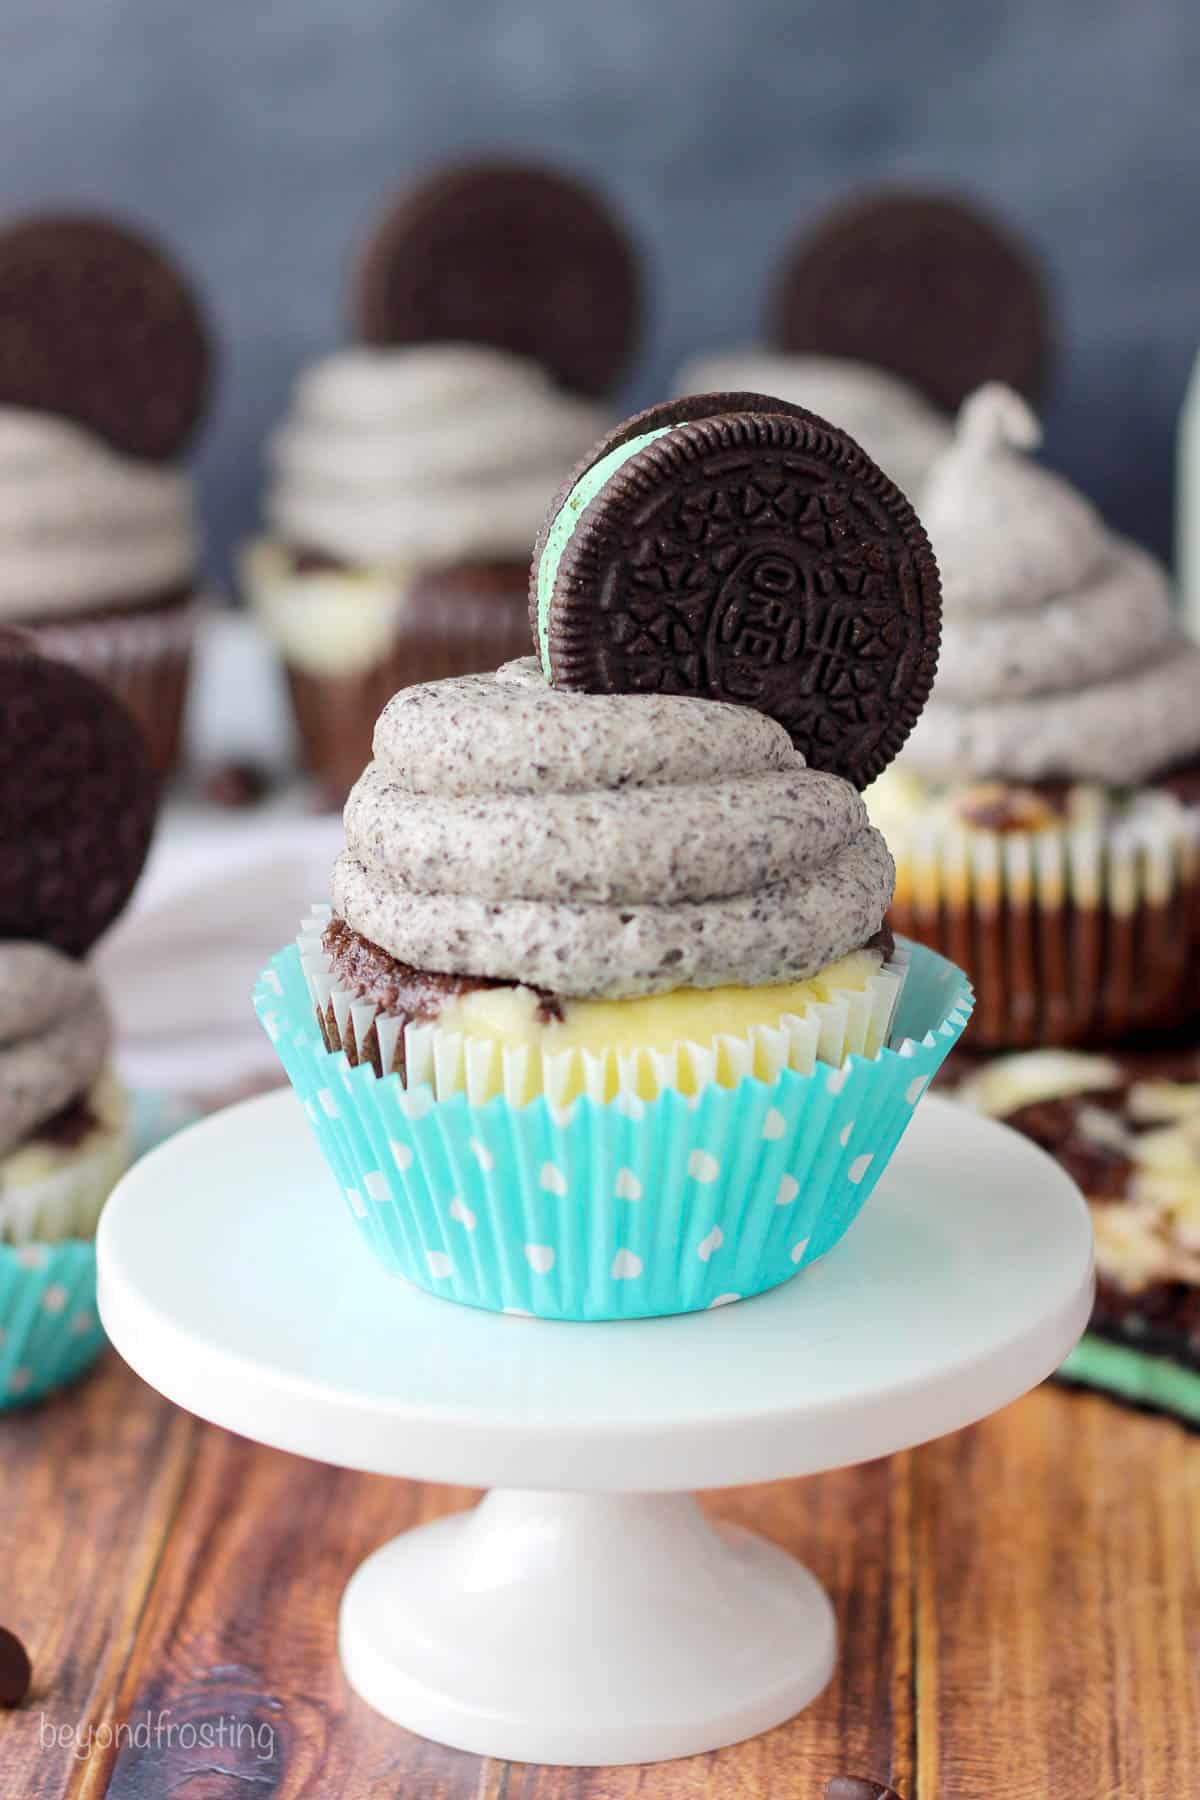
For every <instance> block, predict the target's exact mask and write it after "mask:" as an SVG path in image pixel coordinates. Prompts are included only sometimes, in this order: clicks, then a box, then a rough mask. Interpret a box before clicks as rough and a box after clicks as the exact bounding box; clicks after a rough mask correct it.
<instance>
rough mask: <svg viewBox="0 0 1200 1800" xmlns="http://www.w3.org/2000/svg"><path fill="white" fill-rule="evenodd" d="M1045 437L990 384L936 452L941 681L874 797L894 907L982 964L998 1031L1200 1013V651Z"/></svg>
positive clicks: (930, 495) (975, 965)
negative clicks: (1042, 458) (1054, 460)
mask: <svg viewBox="0 0 1200 1800" xmlns="http://www.w3.org/2000/svg"><path fill="white" fill-rule="evenodd" d="M1037 436H1038V432H1037V425H1036V421H1035V420H1034V418H1033V415H1032V414H1031V413H1030V412H1029V410H1028V408H1027V407H1026V405H1025V403H1024V402H1023V401H1021V400H1020V399H1018V397H1017V396H1016V395H1015V394H1014V393H1012V392H1010V391H1009V390H1007V389H1004V388H1001V387H999V386H995V385H993V386H989V387H986V388H982V389H980V391H979V393H978V394H976V395H975V396H973V398H972V399H971V400H970V401H969V402H968V403H967V404H966V406H965V407H964V408H963V411H962V414H961V417H960V421H959V425H958V431H957V435H956V439H955V443H954V445H953V447H952V448H951V449H950V450H949V451H948V452H947V454H946V456H945V457H944V458H943V459H942V460H941V462H940V463H938V464H937V465H936V466H935V468H934V470H933V473H932V475H931V477H930V480H929V483H928V484H927V487H926V490H925V500H924V509H923V512H924V518H925V521H926V524H927V526H928V528H929V532H930V536H931V538H932V540H933V544H934V548H935V550H936V552H937V556H938V562H939V566H940V568H941V571H942V586H943V598H944V618H943V631H942V653H941V662H940V665H939V671H938V678H937V684H936V687H935V690H934V694H933V698H932V699H931V701H930V703H929V705H928V706H927V707H926V708H925V711H924V713H923V714H922V716H921V718H920V720H919V721H918V723H917V725H916V727H915V728H914V731H913V734H912V736H911V738H910V739H909V741H908V743H907V744H906V745H905V747H904V750H903V752H902V754H901V756H900V758H899V759H898V761H897V763H896V764H895V765H894V767H893V768H892V769H891V770H889V771H888V773H887V775H886V776H885V777H884V778H883V780H881V781H880V782H879V783H878V784H877V786H876V787H875V788H874V789H873V790H872V793H871V795H870V798H869V803H870V806H871V811H872V817H873V818H874V819H875V820H876V821H877V823H879V824H880V826H881V827H882V828H883V829H884V830H885V831H886V832H887V834H888V840H889V842H890V844H891V845H892V849H893V852H894V854H895V857H896V866H897V877H896V895H895V899H894V901H893V905H892V914H891V917H892V921H893V924H894V925H895V927H896V929H897V930H898V931H903V932H907V933H911V935H912V936H914V937H916V938H918V939H920V940H921V941H922V942H923V943H928V944H931V945H932V946H933V947H934V948H936V949H940V950H942V951H943V952H944V953H945V954H946V955H949V956H954V957H961V958H962V959H963V961H964V962H965V963H966V964H967V965H968V966H969V967H970V969H971V971H972V974H973V977H974V979H975V982H976V986H977V991H978V1006H977V1009H976V1014H975V1025H974V1041H975V1043H976V1044H977V1045H987V1046H990V1047H995V1048H1018V1047H1021V1046H1031V1045H1037V1044H1048V1045H1073V1044H1106V1043H1112V1042H1115V1041H1116V1040H1118V1039H1119V1038H1121V1037H1122V1036H1123V1035H1124V1034H1126V1033H1128V1032H1130V1031H1133V1030H1135V1029H1137V1028H1141V1027H1147V1026H1158V1025H1163V1024H1170V1023H1172V1022H1175V1021H1178V1020H1180V1019H1181V1018H1186V1017H1188V1016H1192V1015H1194V1014H1195V1013H1196V1012H1197V1010H1198V1008H1200V994H1198V990H1197V983H1196V952H1197V944H1198V941H1200V805H1198V801H1200V783H1198V782H1197V780H1196V776H1195V773H1194V769H1195V764H1196V761H1197V757H1198V756H1200V648H1198V647H1196V646H1193V645H1190V644H1189V643H1188V642H1187V641H1186V640H1185V639H1184V638H1183V637H1182V636H1181V635H1180V633H1179V631H1178V628H1177V627H1176V625H1175V624H1174V622H1173V617H1172V607H1171V598H1170V594H1169V591H1168V587H1167V582H1166V577H1165V575H1164V573H1163V571H1162V569H1161V568H1160V567H1159V565H1158V564H1157V563H1156V562H1155V561H1154V560H1153V559H1152V558H1151V557H1150V556H1148V555H1147V554H1146V553H1145V552H1144V551H1143V550H1141V549H1139V548H1138V547H1137V546H1136V545H1134V544H1132V543H1129V542H1127V541H1125V540H1123V539H1121V538H1118V537H1116V536H1115V535H1114V534H1113V533H1112V532H1110V531H1108V530H1107V529H1106V528H1105V526H1104V524H1103V522H1102V521H1101V519H1100V518H1099V516H1098V515H1097V513H1096V512H1095V510H1094V508H1093V507H1092V506H1091V505H1089V503H1088V502H1087V501H1086V500H1085V499H1084V498H1083V497H1082V496H1081V495H1080V494H1078V493H1076V492H1075V491H1074V490H1073V489H1072V488H1070V487H1069V486H1068V485H1067V483H1066V482H1064V481H1062V480H1061V479H1060V478H1059V477H1057V476H1055V475H1053V474H1051V473H1050V472H1049V471H1048V470H1046V469H1043V468H1041V467H1039V466H1038V465H1037V464H1036V463H1034V462H1033V461H1031V460H1030V458H1029V456H1028V454H1027V453H1028V451H1030V450H1031V449H1032V448H1033V447H1034V445H1035V444H1036V442H1037Z"/></svg>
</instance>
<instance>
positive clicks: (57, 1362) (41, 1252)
mask: <svg viewBox="0 0 1200 1800" xmlns="http://www.w3.org/2000/svg"><path fill="white" fill-rule="evenodd" d="M104 1344H105V1337H104V1332H103V1330H102V1329H101V1325H100V1316H99V1314H98V1313H97V1311H96V1246H95V1244H94V1243H92V1241H91V1240H90V1239H85V1238H65V1239H64V1240H63V1241H62V1242H61V1243H57V1244H16V1245H14V1244H0V1412H8V1411H10V1410H11V1409H12V1408H13V1407H17V1406H27V1405H29V1404H30V1403H31V1402H33V1401H35V1400H40V1399H42V1398H43V1396H44V1395H46V1394H48V1393H50V1392H51V1391H52V1389H54V1388H58V1387H65V1386H66V1384H67V1383H68V1382H71V1381H74V1380H75V1379H76V1377H77V1376H79V1375H82V1374H83V1372H84V1370H85V1369H86V1368H87V1367H88V1366H89V1365H90V1364H91V1363H93V1362H94V1361H95V1359H96V1357H97V1356H99V1354H100V1352H101V1350H102V1349H103V1348H104Z"/></svg>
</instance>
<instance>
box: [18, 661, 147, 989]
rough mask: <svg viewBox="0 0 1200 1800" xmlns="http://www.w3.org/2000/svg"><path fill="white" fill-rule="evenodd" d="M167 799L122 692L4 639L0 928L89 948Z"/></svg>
mask: <svg viewBox="0 0 1200 1800" xmlns="http://www.w3.org/2000/svg"><path fill="white" fill-rule="evenodd" d="M157 805H158V789H157V783H156V781H155V778H154V775H153V773H152V771H151V767H150V759H149V756H148V754H147V751H146V746H145V744H144V742H143V740H142V736H141V733H140V732H139V731H138V729H137V726H136V725H135V724H134V722H133V720H132V718H131V717H130V716H129V714H128V713H127V712H126V710H125V708H124V707H123V706H122V705H121V703H120V701H119V700H116V699H114V698H113V697H112V695H110V694H109V693H108V692H107V690H106V689H104V688H102V687H100V686H99V685H98V684H97V683H96V682H94V681H92V680H90V679H89V678H88V677H87V676H86V675H83V674H81V673H80V672H79V671H78V670H77V669H73V668H71V667H69V666H68V665H67V664H66V663H57V662H51V661H50V660H49V659H48V658H46V657H42V656H36V655H33V654H30V653H29V652H28V651H26V650H24V649H23V648H22V647H21V646H20V645H19V644H18V645H16V646H15V647H12V646H10V645H4V646H0V938H34V939H37V940H39V941H40V942H42V943H46V944H53V945H54V946H55V947H56V948H57V949H59V950H64V951H66V952H67V954H68V955H71V956H82V955H83V954H84V952H85V951H87V950H89V949H90V948H91V946H92V944H94V943H95V941H96V939H97V938H98V937H99V936H100V934H101V933H102V932H103V931H104V930H105V929H106V928H107V926H109V925H110V924H111V923H112V921H113V920H114V919H115V918H116V916H117V914H118V913H119V912H120V911H121V909H122V907H123V906H124V905H125V902H126V901H127V900H128V898H129V896H130V894H131V893H132V892H133V888H134V884H135V882H136V881H137V878H138V876H139V874H140V873H141V869H142V864H143V863H144V862H145V860H146V852H147V850H148V849H149V847H150V838H151V834H152V832H153V829H154V819H155V813H156V811H157Z"/></svg>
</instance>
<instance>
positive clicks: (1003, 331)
mask: <svg viewBox="0 0 1200 1800" xmlns="http://www.w3.org/2000/svg"><path fill="white" fill-rule="evenodd" d="M768 324H769V332H770V336H771V337H772V339H773V340H774V342H775V343H777V344H778V345H779V347H780V348H781V349H782V350H785V351H788V352H789V353H792V354H798V355H799V354H817V355H823V356H843V357H848V358H853V359H854V360H855V361H858V362H866V363H874V364H875V365H876V366H877V367H879V368H883V369H889V370H890V371H891V372H892V373H893V374H895V375H900V376H902V377H903V378H904V379H905V380H906V381H909V382H911V383H912V384H913V386H914V387H918V388H920V389H921V390H922V392H924V393H925V394H927V395H928V396H929V398H930V399H931V400H934V401H936V402H937V404H938V405H939V406H942V407H944V408H945V410H946V411H947V412H954V411H955V410H956V409H957V408H958V406H959V405H960V404H961V402H962V401H963V400H964V399H965V398H966V396H967V395H968V394H969V393H972V392H973V391H974V389H975V388H977V387H978V386H979V385H980V383H981V382H984V381H989V380H997V381H1005V382H1007V383H1008V385H1009V386H1010V387H1015V388H1017V389H1019V391H1020V392H1021V393H1023V394H1027V395H1028V396H1029V398H1030V399H1031V400H1035V401H1036V400H1039V399H1040V398H1041V397H1042V395H1043V393H1044V391H1045V387H1046V381H1047V376H1048V373H1049V368H1050V360H1051V348H1052V324H1051V307H1050V299H1049V294H1048V290H1047V285H1046V279H1045V276H1044V274H1043V272H1042V269H1041V267H1040V265H1039V262H1038V259H1037V257H1036V256H1035V255H1034V253H1033V252H1032V251H1031V250H1029V249H1027V248H1026V247H1025V246H1024V245H1023V244H1022V243H1021V242H1020V241H1019V240H1018V239H1017V238H1016V237H1015V236H1013V235H1012V234H1011V233H1010V232H1009V231H1008V230H1007V228H1006V227H1005V226H1003V225H1001V224H1000V223H999V222H998V221H996V220H995V219H993V218H992V217H991V216H990V215H989V214H988V213H986V212H984V211H981V210H980V209H979V208H978V207H976V206H973V205H969V204H968V203H967V202H966V201H964V200H961V199H958V198H956V197H955V196H953V195H949V194H940V193H922V192H904V191H900V190H895V191H893V190H886V189H885V190H883V191H880V192H877V193H870V194H864V195H861V196H859V197H858V198H856V199H854V200H851V201H849V202H847V203H846V204H845V205H843V206H839V207H837V208H835V209H834V210H833V211H832V212H830V213H827V214H826V215H825V217H824V218H823V219H821V220H819V221H818V223H817V224H816V225H814V226H812V227H810V228H808V229H806V230H805V231H804V232H802V233H801V234H800V236H799V237H798V238H797V240H796V242H795V243H794V245H793V247H792V248H791V250H790V251H789V252H788V254H787V256H786V257H785V259H784V262H783V265H782V267H781V269H780V272H779V276H778V278H777V280H776V283H775V287H774V291H773V293H772V296H771V300H770V306H769V320H768Z"/></svg>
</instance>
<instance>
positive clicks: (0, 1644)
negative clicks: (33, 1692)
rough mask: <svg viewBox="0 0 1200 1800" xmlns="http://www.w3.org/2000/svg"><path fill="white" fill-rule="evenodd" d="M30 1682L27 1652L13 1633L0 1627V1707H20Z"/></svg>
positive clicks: (31, 1674)
mask: <svg viewBox="0 0 1200 1800" xmlns="http://www.w3.org/2000/svg"><path fill="white" fill-rule="evenodd" d="M32 1680H33V1665H32V1664H31V1662H30V1660H29V1652H28V1650H26V1648H25V1646H24V1644H23V1643H22V1642H21V1640H20V1638H19V1637H18V1636H17V1634H16V1632H15V1631H9V1629H8V1627H7V1626H5V1625H0V1706H5V1707H14V1706H20V1705H21V1703H22V1701H23V1700H24V1699H25V1697H26V1696H27V1694H28V1693H29V1687H30V1683H31V1682H32Z"/></svg>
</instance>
